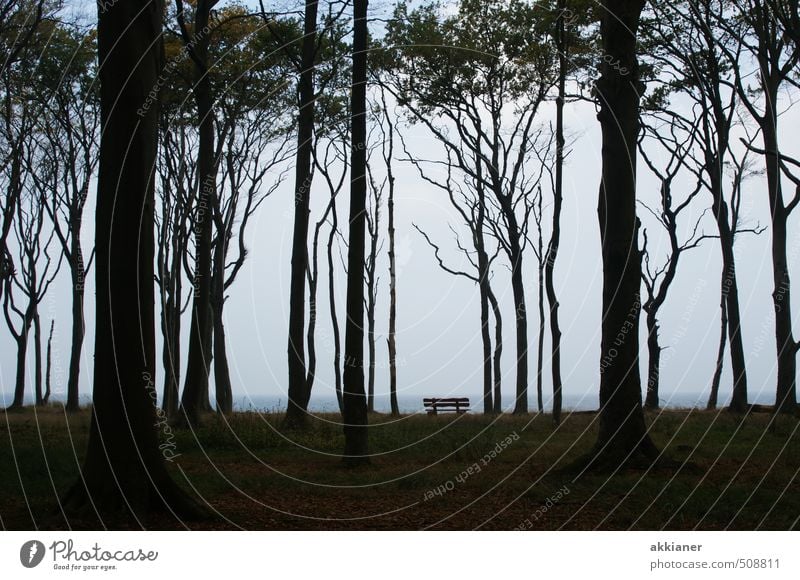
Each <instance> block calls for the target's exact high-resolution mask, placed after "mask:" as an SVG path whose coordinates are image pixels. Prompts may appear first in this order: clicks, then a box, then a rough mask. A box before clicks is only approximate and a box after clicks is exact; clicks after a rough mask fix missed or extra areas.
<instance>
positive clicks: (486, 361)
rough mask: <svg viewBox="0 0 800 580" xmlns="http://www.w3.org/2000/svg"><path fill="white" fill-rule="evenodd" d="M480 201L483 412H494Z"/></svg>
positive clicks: (486, 263) (477, 235)
mask: <svg viewBox="0 0 800 580" xmlns="http://www.w3.org/2000/svg"><path fill="white" fill-rule="evenodd" d="M478 203H479V209H478V220H477V224H476V227H475V229H476V232H475V234H474V235H475V242H476V243H475V249H476V253H477V254H478V289H479V291H480V298H481V343H482V345H483V412H484V413H487V414H488V413H492V412H493V411H494V405H493V404H492V386H493V385H492V338H491V336H490V334H489V256H487V255H486V250H485V249H484V247H483V246H484V244H483V239H482V238H483V203H482V202H481V201H479V202H478Z"/></svg>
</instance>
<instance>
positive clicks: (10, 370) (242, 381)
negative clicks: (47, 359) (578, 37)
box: [0, 103, 800, 408]
mask: <svg viewBox="0 0 800 580" xmlns="http://www.w3.org/2000/svg"><path fill="white" fill-rule="evenodd" d="M543 120H545V119H544V118H543ZM798 120H800V119H798V115H797V113H796V112H792V113H789V114H787V115H786V116H785V117H784V119H783V120H782V123H783V125H782V127H783V131H782V144H783V145H784V147H785V149H786V152H787V153H789V154H792V153H798V151H795V149H797V148H798V147H797V146H796V144H795V143H793V139H792V138H791V137H792V131H793V130H795V128H796V127H797V126H798ZM565 121H566V125H567V129H568V131H569V133H570V135H571V137H572V139H573V145H572V149H571V153H570V156H569V159H568V165H567V168H566V171H565V188H564V207H563V214H562V245H561V248H560V252H559V257H558V263H557V267H556V288H557V291H558V293H559V299H560V302H561V310H560V315H561V325H562V331H563V343H562V348H563V355H562V372H563V379H564V391H565V397H566V405H567V406H568V407H570V406H575V405H579V406H581V407H583V408H589V407H593V406H596V404H597V391H598V382H599V373H598V365H599V357H600V314H601V313H600V299H601V280H602V278H601V263H600V244H599V230H598V225H597V212H596V208H597V192H598V186H599V178H600V148H599V143H600V133H599V126H598V124H597V121H596V118H595V110H594V107H593V106H592V105H590V104H587V103H582V104H573V105H570V106H569V107H568V108H567V111H566V118H565ZM401 130H402V131H403V133H404V135H405V137H406V140H407V142H408V144H409V147H410V148H411V149H412V150H414V151H418V152H419V154H420V156H421V157H433V156H436V155H437V154H438V152H439V151H441V149H440V146H439V144H438V143H436V142H435V141H434V140H433V139H432V138H431V137H430V135H429V134H428V132H427V131H426V130H425V129H423V128H420V127H412V128H402V129H401ZM639 169H640V175H639V189H640V192H639V196H640V198H641V199H647V200H655V199H657V198H656V196H657V185H656V184H655V182H654V180H653V178H652V176H650V175H649V174H648V171H647V169H646V167H645V166H644V165H643V164H641V163H640V166H639ZM395 171H396V176H397V179H398V181H397V185H396V209H395V211H396V228H397V234H396V236H397V237H396V243H397V260H398V317H397V344H398V367H399V368H398V380H399V389H400V396H401V397H402V398H404V399H406V400H408V401H413V400H415V399H416V398H421V397H423V396H433V395H436V396H444V395H463V396H473V397H477V396H478V395H479V393H480V392H481V389H482V365H481V356H482V355H481V341H480V333H479V330H480V325H479V301H478V292H477V288H476V287H475V285H474V284H472V283H470V282H469V281H467V280H465V279H464V278H456V277H453V276H451V275H449V274H447V273H445V272H443V271H441V270H440V269H439V268H438V266H437V265H436V263H435V260H434V258H433V255H432V251H431V250H430V248H429V247H428V246H427V244H426V243H425V241H424V239H422V237H421V236H420V235H419V234H418V233H417V232H416V231H415V230H414V229H413V228H412V223H415V224H417V225H419V226H420V227H421V228H423V229H424V230H425V231H427V232H428V233H429V234H430V235H431V237H432V238H433V239H434V240H435V241H436V242H437V243H438V244H439V245H441V246H442V249H443V257H444V258H445V259H446V260H447V261H448V262H449V263H450V264H452V265H453V266H454V267H458V266H461V267H463V268H467V267H468V264H464V263H463V262H462V260H463V258H462V256H460V255H459V254H458V252H457V251H455V244H454V242H453V234H452V232H451V231H450V229H449V227H448V226H449V225H452V226H454V227H456V228H458V227H459V222H458V218H457V216H456V215H455V213H454V211H453V210H452V208H451V207H450V205H449V201H448V199H447V198H446V197H445V196H444V195H443V193H442V192H441V191H438V190H436V189H435V188H433V187H432V186H430V185H428V184H426V183H425V182H423V181H422V180H421V179H420V178H419V176H418V174H417V172H416V170H415V169H414V168H413V167H412V166H410V165H408V164H406V163H400V162H398V163H397V164H396V169H395ZM683 184H684V185H685V186H686V187H688V186H690V185H691V184H690V183H689V182H686V181H684V182H683ZM320 185H321V184H320V183H318V184H317V187H316V188H315V189H314V190H313V192H312V196H313V199H312V206H313V209H312V220H316V219H318V218H319V215H320V211H321V209H322V207H323V203H324V202H325V197H327V192H326V191H325V190H324V189H323V188H322V187H319V186H320ZM292 187H293V183H292V179H291V177H290V179H289V180H288V181H287V182H286V183H284V184H283V185H282V186H281V187H280V189H279V190H278V191H277V192H276V193H274V194H273V196H272V197H271V198H270V199H268V200H267V201H266V202H265V203H264V204H263V205H262V206H261V208H260V209H259V210H258V213H257V214H256V215H255V216H254V217H253V219H252V221H251V224H250V226H249V236H248V244H247V246H248V250H249V255H248V260H247V262H246V265H245V266H244V268H243V269H242V271H241V273H240V275H239V277H238V279H237V282H236V283H235V285H234V286H233V287H232V288H231V290H230V297H229V299H228V302H227V305H226V308H225V316H226V318H225V323H226V328H227V335H228V340H229V342H228V353H229V358H230V365H231V374H232V381H233V389H234V393H233V394H234V401H235V402H236V404H238V405H244V406H246V405H247V401H248V399H254V400H255V403H256V405H257V406H260V405H261V404H262V403H261V402H263V401H265V400H266V399H265V397H270V398H271V399H270V400H272V401H277V398H282V400H283V401H284V402H285V398H286V396H285V385H286V376H287V362H286V341H287V319H288V301H289V293H288V288H289V258H290V252H291V232H292V195H293V193H292ZM765 188H766V183H765V178H764V177H763V176H756V177H754V178H752V179H751V180H750V181H748V182H747V183H746V186H745V193H744V195H743V203H742V207H743V209H742V214H743V215H742V218H743V219H744V220H745V225H751V226H752V225H755V224H756V223H760V224H761V225H762V226H765V225H768V223H769V216H768V213H767V198H766V191H765ZM710 201H711V200H710V194H709V193H708V192H704V193H702V194H701V195H700V196H699V197H698V199H697V200H696V202H695V204H694V205H693V207H692V209H690V210H689V212H688V213H689V214H690V215H687V216H686V217H685V219H684V221H683V222H682V223H681V226H682V227H683V228H691V226H692V225H693V224H694V219H692V216H694V217H695V218H696V216H698V215H699V214H700V213H701V212H702V211H703V210H704V209H706V208H707V207H709V205H710ZM545 203H547V198H545ZM93 205H94V200H93V199H92V200H90V202H89V206H90V207H89V209H88V210H87V215H86V219H85V231H84V237H85V238H86V240H87V245H90V244H89V240H90V239H91V236H92V232H93V227H92V224H91V222H92V220H93ZM347 207H348V197H347V195H346V193H345V195H344V196H343V197H342V199H341V200H340V201H339V216H340V223H342V222H345V221H346V219H345V216H346V213H347ZM385 217H386V215H385V211H384V215H383V218H384V221H383V231H384V237H385V224H386V221H385ZM642 219H643V222H644V225H645V226H647V227H648V230H649V231H650V232H651V245H656V246H657V245H658V244H663V242H664V239H663V238H657V237H655V230H656V225H655V224H654V223H653V220H652V218H651V217H650V216H645V215H644V214H643V215H642ZM545 223H549V218H548V216H547V212H546V215H545ZM703 224H704V228H705V231H706V232H707V233H715V226H714V224H713V221H712V220H711V219H709V218H708V217H707V218H706V219H705V220H704V222H703ZM312 228H313V223H312ZM545 236H546V237H545V239H547V236H549V227H548V228H547V230H546V232H545ZM769 244H770V231H769V229H768V230H767V231H766V232H765V233H764V234H762V235H761V236H758V237H755V236H751V235H743V236H741V237H740V238H739V239H738V240H737V244H736V258H737V270H738V277H739V295H740V300H741V310H742V321H743V340H744V349H745V355H746V357H747V364H748V367H747V370H748V379H749V387H750V399H751V401H759V402H772V401H773V400H774V390H775V342H774V325H773V322H772V315H771V312H772V306H771V298H770V292H771V288H772V283H771V276H772V272H771V262H770V251H769ZM788 244H789V248H790V250H789V254H790V264H791V265H792V267H793V268H794V270H793V273H794V274H795V280H800V278H798V277H797V273H798V272H797V263H798V259H797V258H798V254H799V253H800V224H798V223H797V216H795V218H794V219H793V220H792V222H791V223H790V229H789V238H788ZM386 247H387V243H386V242H385V243H384V255H382V256H381V261H380V263H379V264H378V269H379V276H380V289H379V298H378V300H379V304H378V322H377V332H378V340H377V347H378V358H377V371H376V377H377V378H376V394H377V395H378V396H379V397H382V398H380V399H379V400H378V401H377V405H378V406H379V407H388V399H387V398H386V397H388V368H387V367H388V358H387V348H386V335H387V328H388V263H387V260H386V256H385V250H386ZM663 247H664V246H663V245H662V246H661V248H662V250H663ZM324 262H325V260H324V254H321V260H320V276H321V279H322V280H324V279H325V277H326V276H327V272H326V268H325V263H324ZM505 264H506V262H505V261H502V260H501V262H500V263H498V264H497V266H496V267H495V275H494V279H493V283H494V288H495V291H496V293H497V294H498V296H502V302H503V306H502V307H503V313H504V315H505V317H504V330H505V341H506V342H505V348H504V353H503V355H504V356H503V371H504V374H503V395H504V406H506V407H507V406H509V405H512V404H513V396H514V392H513V391H514V386H513V385H514V376H515V375H514V356H515V352H514V344H513V336H514V334H513V333H514V327H513V316H512V314H513V306H512V301H511V289H510V285H509V275H508V269H507V267H506V265H505ZM524 268H525V279H526V283H527V288H526V290H527V296H526V298H527V304H528V311H529V313H530V316H529V323H528V327H529V340H530V342H529V346H530V349H531V352H530V355H529V368H530V393H529V403H530V405H531V407H532V408H533V407H535V404H536V403H535V385H536V375H535V372H536V358H535V354H536V336H537V332H538V319H537V310H536V300H537V295H536V287H537V280H536V274H537V273H536V261H535V256H534V255H533V253H532V252H529V253H528V254H527V256H526V263H525V266H524ZM720 268H721V261H720V257H719V245H718V243H717V241H716V240H707V241H706V242H704V243H703V245H702V246H701V247H700V248H698V249H696V250H693V251H692V252H691V253H689V254H687V255H685V256H684V259H683V261H682V263H681V266H680V268H679V271H678V276H677V279H676V281H675V284H674V286H673V288H672V291H671V293H670V295H669V297H668V299H667V303H666V305H665V306H664V308H663V311H662V315H661V342H662V345H663V346H664V347H666V350H665V351H664V353H663V354H662V373H661V398H662V401H663V402H664V403H666V404H669V403H670V400H671V399H672V400H673V402H678V403H680V404H685V401H686V400H687V397H688V396H690V395H692V396H693V395H695V394H698V393H703V394H705V395H706V396H707V393H708V388H709V384H710V381H711V377H712V374H713V371H714V362H715V357H716V350H717V347H718V339H719V289H720ZM337 275H338V277H337V284H338V289H339V292H340V296H341V298H342V299H341V300H340V302H339V313H340V320H342V321H343V320H344V319H343V314H344V282H345V279H344V273H343V272H342V271H341V269H340V270H339V271H337ZM93 282H94V270H92V272H91V275H90V277H89V281H88V284H87V293H86V310H87V335H86V342H85V348H84V357H83V364H82V370H81V393H82V396H84V397H87V396H88V395H89V393H90V391H91V367H92V357H93V341H94V332H93V326H94V323H93V320H94V315H93V309H94V283H93ZM798 295H800V292H795V301H794V304H793V307H794V312H797V309H798V308H800V303H798ZM69 300H70V297H69V280H68V272H67V271H66V268H64V269H62V272H61V274H60V277H59V279H58V280H57V283H56V284H55V285H54V286H53V287H52V290H51V292H50V295H49V296H48V297H46V298H45V300H44V302H43V304H42V308H41V315H42V319H43V329H44V331H45V333H46V331H47V329H48V328H49V325H50V319H51V318H55V319H56V340H55V341H54V348H53V365H54V376H53V379H54V391H55V395H54V398H57V395H58V394H59V393H61V394H63V393H64V391H65V388H66V371H67V368H68V365H69V351H70V346H69V337H70V323H71V322H70V316H69ZM184 320H185V322H184V340H183V349H184V352H183V357H184V363H185V355H186V346H187V345H188V340H186V338H185V336H186V334H187V332H188V317H186V318H185V319H184ZM795 321H796V322H798V318H797V317H795ZM643 326H644V320H642V327H643ZM343 330H344V325H343V323H342V331H343ZM157 333H158V328H157ZM492 334H493V332H492ZM547 335H548V342H547V343H546V345H545V361H544V366H545V369H544V372H545V383H544V384H545V386H544V391H545V394H546V396H545V406H546V407H549V406H550V403H549V394H550V392H551V388H552V387H551V381H550V378H549V377H550V367H549V355H548V354H547V353H548V351H549V331H548V333H547ZM331 336H332V335H331V328H330V320H329V314H328V304H327V290H326V288H325V286H324V283H321V287H320V293H319V322H318V334H317V354H318V373H317V381H316V383H315V387H314V393H313V395H312V406H313V405H315V404H317V405H319V404H321V403H322V402H323V400H326V401H329V400H330V399H331V398H332V397H333V372H332V364H331V362H332V357H333V346H332V338H331ZM641 336H642V340H641V344H642V347H643V350H642V353H643V355H644V357H645V358H643V359H642V365H641V367H642V374H643V375H644V373H645V372H646V349H644V346H645V344H644V339H643V337H644V328H642V333H641ZM159 349H160V336H159ZM29 354H30V357H29V358H30V364H29V366H28V374H29V386H28V387H27V395H28V398H30V397H31V396H32V390H33V386H32V382H33V374H32V373H33V358H32V355H33V348H32V345H31V348H30V353H29ZM15 357H16V347H15V343H14V342H13V341H12V340H11V338H10V335H9V333H8V331H7V329H6V328H5V326H2V327H0V380H1V381H2V383H1V384H0V403H2V404H4V405H5V404H10V401H11V398H12V395H13V386H14V375H15V364H16V360H15ZM159 357H160V353H159ZM159 360H160V358H159ZM161 376H162V375H161V371H160V369H159V378H158V379H157V384H159V385H160V381H161ZM730 382H731V378H730V370H729V359H728V358H727V356H726V364H725V374H724V375H723V379H722V388H721V393H720V403H722V404H724V403H726V402H727V400H728V397H729V394H730V386H731V385H730ZM643 384H646V380H644V381H643ZM212 392H213V387H212ZM84 400H86V399H84ZM419 404H420V405H421V401H419Z"/></svg>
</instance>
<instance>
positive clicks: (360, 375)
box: [342, 0, 370, 467]
mask: <svg viewBox="0 0 800 580" xmlns="http://www.w3.org/2000/svg"><path fill="white" fill-rule="evenodd" d="M367 4H368V0H354V1H353V84H352V92H351V101H350V114H351V129H350V137H351V143H352V146H351V148H350V233H349V245H348V250H347V323H346V325H345V344H344V375H343V377H342V378H343V383H344V384H343V387H344V388H343V392H342V406H343V413H342V415H343V417H342V419H343V423H344V437H345V444H344V456H343V461H344V463H345V465H348V466H351V467H356V466H359V465H364V464H367V463H369V462H370V459H369V456H368V455H367V453H368V430H367V397H366V392H365V390H364V257H365V256H364V254H365V247H364V245H365V240H364V238H365V222H366V211H367V49H368V46H367V44H368V36H369V33H368V25H367Z"/></svg>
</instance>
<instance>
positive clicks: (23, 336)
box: [9, 322, 30, 409]
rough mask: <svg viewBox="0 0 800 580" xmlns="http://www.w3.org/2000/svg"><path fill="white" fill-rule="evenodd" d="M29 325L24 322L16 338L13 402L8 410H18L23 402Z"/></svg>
mask: <svg viewBox="0 0 800 580" xmlns="http://www.w3.org/2000/svg"><path fill="white" fill-rule="evenodd" d="M29 329H30V325H29V324H27V323H26V322H24V323H23V327H22V329H21V330H20V334H19V338H17V373H16V377H15V379H14V400H13V401H12V403H11V406H10V407H9V409H20V408H22V406H23V403H24V401H25V360H26V358H27V355H28V333H29Z"/></svg>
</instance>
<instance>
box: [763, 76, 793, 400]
mask: <svg viewBox="0 0 800 580" xmlns="http://www.w3.org/2000/svg"><path fill="white" fill-rule="evenodd" d="M767 92H768V94H767V95H766V101H767V113H766V122H765V123H763V124H762V133H763V136H764V137H763V138H764V151H765V161H766V169H767V186H768V190H769V191H768V193H769V208H770V217H771V222H772V282H773V290H772V306H773V309H774V310H775V345H776V351H777V361H778V372H777V375H778V376H777V379H778V380H777V386H776V391H775V410H776V411H777V412H779V413H790V414H794V413H796V412H797V382H796V381H797V352H798V343H797V342H795V339H794V335H793V333H792V300H791V279H790V278H789V261H788V257H787V252H786V231H787V221H788V218H789V212H788V211H787V210H786V206H785V205H784V203H783V191H782V186H781V168H780V163H779V159H778V151H779V149H778V134H777V124H778V114H777V110H776V109H775V107H774V106H771V105H770V103H775V102H776V100H777V98H778V91H777V88H774V89H773V88H772V87H770V88H769V90H768V91H767Z"/></svg>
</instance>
